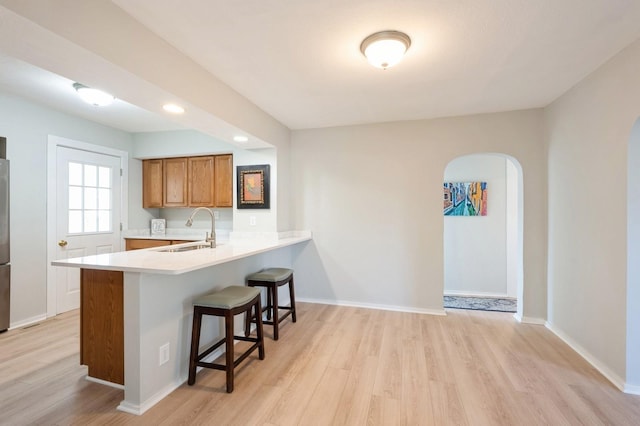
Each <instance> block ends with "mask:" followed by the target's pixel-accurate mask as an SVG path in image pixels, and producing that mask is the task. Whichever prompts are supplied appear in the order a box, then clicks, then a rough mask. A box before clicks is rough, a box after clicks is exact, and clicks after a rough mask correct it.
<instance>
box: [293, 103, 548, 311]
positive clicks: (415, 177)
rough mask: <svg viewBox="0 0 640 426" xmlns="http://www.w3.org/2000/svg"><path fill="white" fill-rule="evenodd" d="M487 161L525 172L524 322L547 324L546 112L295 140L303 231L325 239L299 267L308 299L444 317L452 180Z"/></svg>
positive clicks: (320, 133)
mask: <svg viewBox="0 0 640 426" xmlns="http://www.w3.org/2000/svg"><path fill="white" fill-rule="evenodd" d="M478 152H492V153H504V154H506V155H509V156H512V157H514V158H515V159H516V160H517V161H518V162H519V163H520V164H521V166H522V170H523V180H524V182H523V186H524V197H525V200H524V203H525V204H526V205H527V211H526V214H525V215H524V230H525V231H524V253H525V254H524V294H523V298H522V299H523V304H524V316H526V317H533V318H545V317H546V263H545V262H546V202H545V200H546V168H545V149H544V144H543V123H542V111H541V110H529V111H516V112H509V113H500V114H486V115H476V116H467V117H456V118H445V119H437V120H421V121H410V122H396V123H383V124H373V125H361V126H350V127H339V128H327V129H315V130H299V131H293V134H292V179H291V184H292V199H293V200H295V204H294V206H295V207H294V211H293V217H294V228H297V229H311V230H312V231H313V236H314V239H313V242H312V244H309V245H307V246H306V247H305V248H304V249H303V250H301V251H300V252H299V253H297V256H296V260H295V266H296V273H297V278H296V286H297V288H298V290H297V293H298V294H299V295H300V297H301V298H306V299H316V300H329V301H332V302H336V301H338V302H345V303H359V304H369V305H374V306H384V307H401V308H404V309H416V310H430V309H431V310H436V311H441V309H442V294H443V285H444V266H443V265H444V258H443V233H444V220H443V218H442V178H443V176H444V170H445V167H446V165H447V164H448V163H449V162H450V161H451V160H453V159H454V158H456V157H460V156H463V155H468V154H472V153H478ZM298 271H299V272H298Z"/></svg>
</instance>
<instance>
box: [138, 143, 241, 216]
mask: <svg viewBox="0 0 640 426" xmlns="http://www.w3.org/2000/svg"><path fill="white" fill-rule="evenodd" d="M142 171H143V174H142V182H143V183H142V185H143V195H142V197H143V207H144V208H157V207H233V155H231V154H227V155H208V156H199V157H181V158H165V159H156V160H144V161H143V167H142Z"/></svg>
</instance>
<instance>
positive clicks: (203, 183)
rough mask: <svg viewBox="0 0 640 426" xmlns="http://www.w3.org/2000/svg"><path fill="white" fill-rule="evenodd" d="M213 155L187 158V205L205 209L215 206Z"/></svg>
mask: <svg viewBox="0 0 640 426" xmlns="http://www.w3.org/2000/svg"><path fill="white" fill-rule="evenodd" d="M214 190H215V183H214V160H213V155H210V156H207V157H191V158H189V205H190V206H192V207H207V206H213V205H215V199H214V192H215V191H214Z"/></svg>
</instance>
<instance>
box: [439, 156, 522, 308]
mask: <svg viewBox="0 0 640 426" xmlns="http://www.w3.org/2000/svg"><path fill="white" fill-rule="evenodd" d="M444 182H445V186H444V192H445V193H444V211H443V216H444V236H443V237H444V238H443V241H444V256H443V257H444V286H443V287H444V292H443V293H444V294H443V296H444V298H445V307H460V308H467V309H486V310H496V311H507V312H514V311H515V315H516V318H517V319H519V320H521V319H522V316H523V303H522V302H523V294H524V292H523V273H522V264H523V260H522V259H523V254H522V253H523V251H522V246H523V243H522V241H523V240H522V234H523V231H522V228H523V226H522V224H523V210H522V207H523V201H522V200H523V188H522V168H521V166H520V163H519V162H518V161H517V160H516V159H515V158H513V157H510V156H508V155H505V154H500V153H478V154H471V155H465V156H461V157H457V158H455V159H453V160H452V161H451V162H449V164H448V165H447V167H446V168H445V171H444ZM474 182H476V184H475V187H474V186H473V185H474V184H473V183H474ZM478 182H480V183H478ZM447 183H451V185H449V188H450V190H449V191H447ZM464 184H470V186H466V187H465V186H464ZM464 188H466V190H465V189H464ZM475 188H478V189H483V191H484V193H485V194H484V196H485V199H484V202H485V203H486V204H484V205H485V207H486V215H485V216H482V215H479V216H474V217H471V216H467V215H468V214H469V212H468V211H467V210H470V211H471V213H473V212H474V210H477V209H474V208H473V207H472V205H473V204H474V203H477V201H475V200H474V199H473V198H474V197H475V198H477V197H478V196H477V195H473V193H474V192H477V191H478V189H475ZM462 192H465V194H461V193H462ZM462 203H465V204H467V205H469V208H467V207H465V206H464V205H463V204H462ZM454 209H455V210H454ZM463 211H464V213H463V214H464V216H462V217H461V216H460V215H459V214H460V213H461V212H463ZM456 213H457V214H458V215H457V216H456ZM478 213H481V212H478Z"/></svg>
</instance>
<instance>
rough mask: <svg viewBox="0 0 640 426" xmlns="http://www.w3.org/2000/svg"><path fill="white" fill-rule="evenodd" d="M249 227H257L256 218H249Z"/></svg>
mask: <svg viewBox="0 0 640 426" xmlns="http://www.w3.org/2000/svg"><path fill="white" fill-rule="evenodd" d="M249 225H250V226H256V217H255V216H249Z"/></svg>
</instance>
